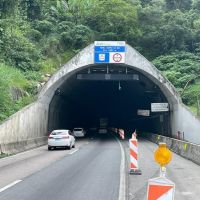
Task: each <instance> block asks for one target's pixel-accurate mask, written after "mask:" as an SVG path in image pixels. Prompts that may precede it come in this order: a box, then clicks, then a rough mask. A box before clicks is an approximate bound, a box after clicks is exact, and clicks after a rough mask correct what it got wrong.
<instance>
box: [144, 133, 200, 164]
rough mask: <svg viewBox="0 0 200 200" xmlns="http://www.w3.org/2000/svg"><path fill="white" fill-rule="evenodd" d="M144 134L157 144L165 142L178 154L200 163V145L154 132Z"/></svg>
mask: <svg viewBox="0 0 200 200" xmlns="http://www.w3.org/2000/svg"><path fill="white" fill-rule="evenodd" d="M143 136H144V137H145V138H146V139H148V140H150V141H152V142H154V143H156V144H158V143H159V142H165V143H166V144H167V146H168V148H170V149H171V150H172V151H173V152H175V153H176V154H178V155H180V156H182V157H184V158H186V159H188V160H191V161H192V162H194V163H196V164H198V165H200V145H198V144H193V143H190V142H186V141H183V140H178V139H174V138H170V137H165V136H162V135H157V134H152V133H145V134H143Z"/></svg>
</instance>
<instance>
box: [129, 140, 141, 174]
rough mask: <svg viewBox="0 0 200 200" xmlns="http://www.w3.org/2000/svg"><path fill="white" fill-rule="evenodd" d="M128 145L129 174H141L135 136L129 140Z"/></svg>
mask: <svg viewBox="0 0 200 200" xmlns="http://www.w3.org/2000/svg"><path fill="white" fill-rule="evenodd" d="M129 147H130V174H134V175H141V174H142V171H141V170H140V169H139V166H138V141H137V139H136V138H132V139H130V140H129Z"/></svg>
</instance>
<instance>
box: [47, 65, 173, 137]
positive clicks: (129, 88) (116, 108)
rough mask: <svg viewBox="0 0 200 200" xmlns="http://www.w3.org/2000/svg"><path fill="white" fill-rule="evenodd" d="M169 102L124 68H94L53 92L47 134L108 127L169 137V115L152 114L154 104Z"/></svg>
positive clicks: (145, 80) (137, 74) (75, 75)
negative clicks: (102, 120)
mask: <svg viewBox="0 0 200 200" xmlns="http://www.w3.org/2000/svg"><path fill="white" fill-rule="evenodd" d="M158 102H159V103H161V102H164V103H166V102H168V101H167V98H166V97H165V95H164V94H163V92H162V91H161V89H160V88H159V86H158V85H156V84H155V83H154V82H153V81H152V80H150V79H149V78H148V77H146V76H145V75H144V74H142V73H141V72H139V71H137V70H135V69H133V68H132V67H130V66H127V65H123V64H100V65H98V64H95V65H93V66H89V67H86V68H84V69H81V70H79V71H77V72H75V73H73V74H72V75H71V76H70V77H69V78H68V79H66V80H65V81H64V82H63V83H62V84H61V85H60V86H59V88H57V89H56V90H55V92H54V95H53V97H52V100H51V102H50V105H49V122H48V130H49V131H51V130H53V129H61V128H62V129H63V128H65V129H73V128H74V127H84V128H86V129H88V128H92V127H97V128H98V127H99V120H100V118H107V119H108V126H109V127H116V128H123V129H125V130H128V131H132V130H134V129H137V130H140V131H148V132H153V133H159V134H163V135H168V134H169V133H170V132H171V125H170V112H150V115H149V116H143V115H141V114H139V113H138V110H151V103H158Z"/></svg>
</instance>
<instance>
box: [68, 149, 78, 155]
mask: <svg viewBox="0 0 200 200" xmlns="http://www.w3.org/2000/svg"><path fill="white" fill-rule="evenodd" d="M78 150H79V149H76V150H74V151H72V152H71V153H69V154H70V155H72V154H74V153H76V152H77V151H78Z"/></svg>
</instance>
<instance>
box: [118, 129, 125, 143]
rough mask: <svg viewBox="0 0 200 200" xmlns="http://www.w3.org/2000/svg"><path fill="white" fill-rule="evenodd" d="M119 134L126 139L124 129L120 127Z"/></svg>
mask: <svg viewBox="0 0 200 200" xmlns="http://www.w3.org/2000/svg"><path fill="white" fill-rule="evenodd" d="M119 135H120V137H121V139H122V140H124V138H125V136H124V130H123V129H119Z"/></svg>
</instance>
